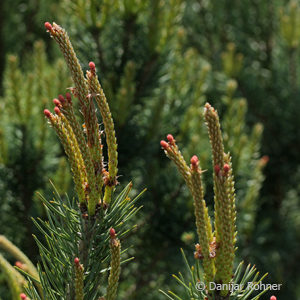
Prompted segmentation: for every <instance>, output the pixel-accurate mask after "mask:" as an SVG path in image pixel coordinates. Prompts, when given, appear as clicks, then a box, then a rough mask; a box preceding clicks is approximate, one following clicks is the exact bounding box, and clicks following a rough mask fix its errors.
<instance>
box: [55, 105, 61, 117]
mask: <svg viewBox="0 0 300 300" xmlns="http://www.w3.org/2000/svg"><path fill="white" fill-rule="evenodd" d="M54 111H55V113H56V114H57V115H60V109H59V108H58V107H57V106H55V107H54Z"/></svg>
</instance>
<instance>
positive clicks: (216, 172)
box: [214, 165, 220, 176]
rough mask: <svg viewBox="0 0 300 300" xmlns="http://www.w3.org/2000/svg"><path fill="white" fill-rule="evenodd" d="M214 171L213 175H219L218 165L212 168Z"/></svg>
mask: <svg viewBox="0 0 300 300" xmlns="http://www.w3.org/2000/svg"><path fill="white" fill-rule="evenodd" d="M214 170H215V174H216V175H217V176H218V175H219V173H220V166H219V165H215V166H214Z"/></svg>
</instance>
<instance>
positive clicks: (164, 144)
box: [160, 140, 169, 150]
mask: <svg viewBox="0 0 300 300" xmlns="http://www.w3.org/2000/svg"><path fill="white" fill-rule="evenodd" d="M160 145H161V146H162V148H164V149H165V150H167V149H168V147H169V145H168V143H167V142H166V141H164V140H162V141H160Z"/></svg>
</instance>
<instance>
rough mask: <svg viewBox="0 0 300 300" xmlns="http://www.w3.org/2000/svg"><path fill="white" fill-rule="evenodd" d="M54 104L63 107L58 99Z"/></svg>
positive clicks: (54, 100)
mask: <svg viewBox="0 0 300 300" xmlns="http://www.w3.org/2000/svg"><path fill="white" fill-rule="evenodd" d="M53 103H54V105H55V106H58V107H59V106H61V103H60V101H59V100H58V99H53Z"/></svg>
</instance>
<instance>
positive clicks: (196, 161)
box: [191, 155, 199, 167]
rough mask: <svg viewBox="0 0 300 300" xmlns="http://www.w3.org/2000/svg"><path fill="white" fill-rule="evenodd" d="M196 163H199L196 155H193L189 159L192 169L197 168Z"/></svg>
mask: <svg viewBox="0 0 300 300" xmlns="http://www.w3.org/2000/svg"><path fill="white" fill-rule="evenodd" d="M198 163H199V159H198V157H197V155H194V156H193V157H192V158H191V164H192V166H193V167H197V166H198Z"/></svg>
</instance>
